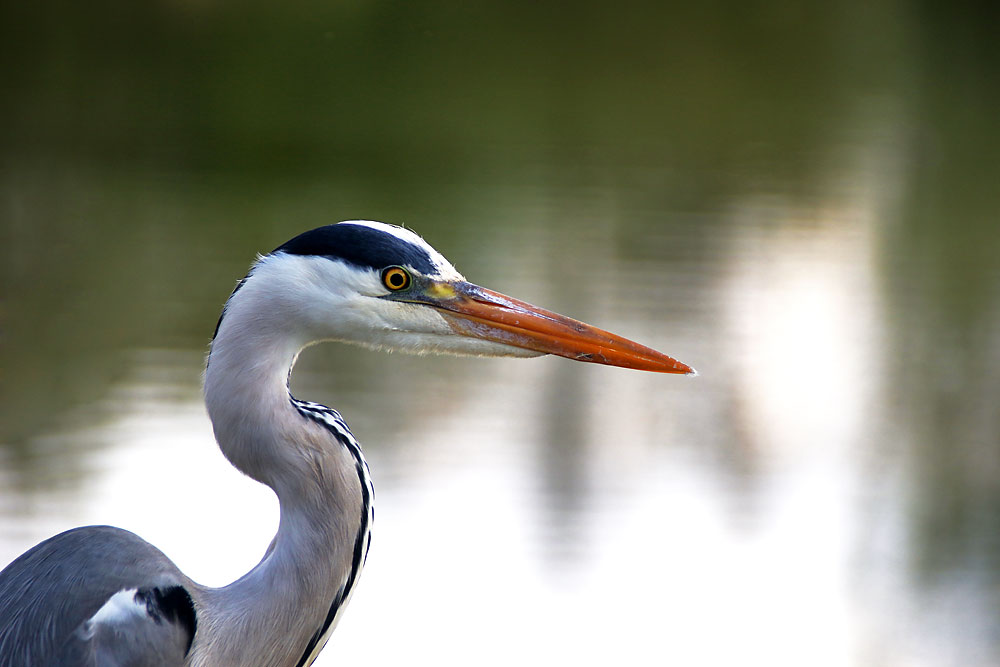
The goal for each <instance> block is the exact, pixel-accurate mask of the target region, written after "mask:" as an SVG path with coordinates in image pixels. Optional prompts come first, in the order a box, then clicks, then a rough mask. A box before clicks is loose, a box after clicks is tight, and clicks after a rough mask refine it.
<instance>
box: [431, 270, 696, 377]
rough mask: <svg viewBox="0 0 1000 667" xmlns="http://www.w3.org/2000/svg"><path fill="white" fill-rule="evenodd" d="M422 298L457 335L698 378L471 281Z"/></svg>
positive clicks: (672, 362) (440, 285) (649, 352)
mask: <svg viewBox="0 0 1000 667" xmlns="http://www.w3.org/2000/svg"><path fill="white" fill-rule="evenodd" d="M422 297H423V298H419V300H420V301H421V302H422V303H425V304H427V305H430V306H434V307H435V308H438V309H439V310H440V311H441V312H442V314H443V315H444V316H445V319H446V320H447V321H448V324H449V325H451V327H452V329H454V330H455V333H458V334H460V335H463V336H471V337H473V338H483V339H486V340H490V341H494V342H498V343H503V344H506V345H512V346H514V347H520V348H525V349H528V350H533V351H535V352H541V353H544V354H555V355H558V356H560V357H566V358H567V359H575V360H576V361H586V362H590V363H595V364H606V365H608V366H620V367H622V368H634V369H636V370H642V371H654V372H657V373H677V374H686V375H697V372H696V371H695V370H694V369H693V368H691V367H690V366H688V365H687V364H684V363H682V362H680V361H677V360H676V359H673V358H671V357H668V356H667V355H665V354H661V353H660V352H657V351H656V350H653V349H651V348H648V347H645V346H644V345H639V344H638V343H635V342H633V341H630V340H628V339H627V338H622V337H621V336H617V335H615V334H613V333H610V332H608V331H604V330H602V329H598V328H597V327H593V326H591V325H589V324H584V323H583V322H578V321H577V320H574V319H571V318H569V317H565V316H563V315H559V314H557V313H553V312H550V311H548V310H544V309H542V308H538V307H537V306H532V305H531V304H530V303H525V302H524V301H519V300H517V299H512V298H511V297H509V296H505V295H503V294H500V293H499V292H494V291H493V290H488V289H485V288H483V287H479V286H478V285H473V284H472V283H466V282H459V283H445V282H434V283H432V284H430V285H428V286H427V289H426V290H424V293H423V295H422Z"/></svg>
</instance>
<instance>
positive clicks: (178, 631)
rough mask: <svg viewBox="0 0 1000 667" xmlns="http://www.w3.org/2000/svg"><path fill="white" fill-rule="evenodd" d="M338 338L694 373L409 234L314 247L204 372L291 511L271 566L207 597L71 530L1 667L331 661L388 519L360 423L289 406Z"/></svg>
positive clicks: (226, 441)
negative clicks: (310, 348) (458, 265)
mask: <svg viewBox="0 0 1000 667" xmlns="http://www.w3.org/2000/svg"><path fill="white" fill-rule="evenodd" d="M324 340H335V341H342V342H349V343H354V344H359V345H364V346H367V347H372V348H378V349H392V350H402V351H408V352H417V353H422V352H446V353H456V354H469V355H481V356H537V355H539V354H559V355H562V356H567V357H569V358H572V359H577V360H581V361H591V362H597V363H606V364H611V365H618V366H626V367H631V368H640V369H643V370H654V371H659V372H669V373H692V372H693V371H692V369H691V368H689V367H688V366H686V365H684V364H681V363H680V362H677V361H676V360H674V359H671V358H669V357H667V356H665V355H662V354H660V353H658V352H655V351H653V350H650V349H649V348H645V347H642V346H640V345H638V344H635V343H632V342H631V341H628V340H626V339H623V338H620V337H618V336H615V335H613V334H609V333H607V332H604V331H601V330H599V329H595V328H593V327H590V326H589V325H584V324H582V323H580V322H576V321H575V320H570V319H569V318H565V317H563V316H560V315H556V314H555V313H550V312H548V311H544V310H541V309H538V308H535V307H534V306H530V305H528V304H525V303H523V302H520V301H517V300H515V299H511V298H510V297H506V296H504V295H501V294H498V293H496V292H492V291H490V290H486V289H484V288H481V287H478V286H476V285H472V284H471V283H467V282H465V279H464V278H463V277H462V276H461V275H460V274H459V273H458V271H456V270H455V269H454V267H452V265H451V264H450V263H449V262H448V261H447V260H446V259H444V257H442V256H441V255H440V254H439V253H438V252H437V251H435V250H434V249H433V248H431V247H430V246H429V245H427V244H426V243H425V242H424V241H423V240H422V239H420V238H419V237H418V236H417V235H416V234H413V233H412V232H410V231H408V230H405V229H402V228H399V227H394V226H391V225H386V224H383V223H375V222H362V221H353V222H347V223H340V224H337V225H328V226H326V227H320V228H318V229H315V230H312V231H310V232H306V233H304V234H301V235H299V236H297V237H295V238H294V239H292V240H291V241H289V242H287V243H285V244H284V245H282V246H279V247H278V248H277V249H276V250H275V251H273V252H272V253H269V254H268V255H265V256H263V257H261V258H259V259H258V261H257V262H256V263H255V264H254V265H253V267H252V268H251V270H250V272H249V273H248V274H247V276H246V277H245V278H243V280H241V281H240V282H239V284H238V285H237V287H236V289H235V290H234V292H233V294H232V296H230V298H229V300H228V301H227V303H226V306H225V308H224V310H223V314H222V316H221V318H220V320H219V323H218V326H217V328H216V333H215V336H214V339H213V341H212V345H211V349H210V352H209V356H208V362H207V365H206V371H205V403H206V406H207V408H208V414H209V417H210V418H211V421H212V425H213V429H214V431H215V437H216V440H217V442H218V444H219V447H220V449H221V450H222V452H223V454H224V455H225V456H226V458H227V459H228V460H229V461H230V462H231V463H232V464H233V465H234V466H235V467H236V468H238V469H239V470H241V471H242V472H243V473H245V474H246V475H248V476H249V477H251V478H253V479H255V480H257V481H259V482H261V483H263V484H266V485H267V486H269V487H270V488H271V489H273V490H274V492H275V494H276V495H277V497H278V501H279V505H280V521H279V527H278V531H277V534H276V535H275V537H274V540H273V541H272V542H271V545H270V546H269V548H268V549H267V552H266V553H265V555H264V557H263V558H262V560H261V561H260V563H258V565H257V566H256V567H254V568H253V569H252V570H251V571H250V572H248V573H247V574H245V575H244V576H242V577H241V578H239V579H238V580H236V581H235V582H233V583H231V584H229V585H228V586H224V587H222V588H209V587H205V586H201V585H199V584H197V583H195V582H193V581H191V580H190V579H189V578H188V577H186V576H185V575H184V574H183V573H181V572H180V571H179V570H178V569H177V567H176V566H174V565H173V563H172V562H171V561H170V560H169V559H168V558H167V557H166V556H164V555H163V554H162V553H161V552H160V551H159V550H158V549H156V548H155V547H153V546H152V545H150V544H149V543H147V542H145V541H144V540H142V539H141V538H139V537H138V536H136V535H134V534H132V533H129V532H128V531H124V530H121V529H118V528H112V527H109V526H89V527H84V528H78V529H74V530H70V531H67V532H65V533H62V534H60V535H57V536H55V537H53V538H50V539H49V540H46V541H45V542H42V543H41V544H39V545H37V546H35V547H33V548H32V549H30V550H29V551H27V552H26V553H25V554H23V555H22V556H21V557H19V558H18V559H16V560H15V561H14V562H13V563H11V564H10V565H9V566H8V567H7V568H5V569H4V570H3V571H2V572H0V667H15V666H17V667H20V666H22V665H32V664H59V665H149V666H154V665H156V666H160V665H162V666H164V667H166V666H173V665H189V666H191V667H207V666H209V665H245V666H254V665H260V666H262V667H263V666H268V667H284V666H287V667H302V666H304V665H309V664H311V663H312V662H313V661H314V660H315V659H316V656H317V655H318V654H319V652H320V651H321V650H322V649H323V647H324V646H325V644H326V642H327V640H328V639H329V637H330V635H331V633H332V632H333V629H334V628H335V627H336V624H337V621H338V620H339V618H340V615H341V614H342V613H343V610H344V608H345V606H346V605H347V602H348V601H349V600H350V598H351V596H352V595H353V593H354V590H355V587H356V584H357V581H358V577H359V576H360V573H361V570H362V568H363V566H364V562H365V558H366V556H367V552H368V546H369V542H370V534H371V532H370V531H371V526H372V522H373V519H374V488H373V486H372V482H371V477H370V475H369V470H368V465H367V463H366V462H365V459H364V456H363V454H362V450H361V446H360V445H359V443H358V441H357V440H356V439H355V437H354V436H353V434H352V433H351V431H350V429H349V428H348V427H347V424H346V423H345V422H344V420H343V419H342V418H341V417H340V415H339V414H338V413H337V412H336V411H335V410H332V409H331V408H327V407H325V406H322V405H319V404H316V403H309V402H305V401H300V400H298V399H296V398H294V397H292V396H291V394H290V392H289V390H288V378H289V375H290V373H291V369H292V367H293V365H294V363H295V360H296V358H297V356H298V354H299V352H300V351H301V350H302V349H303V348H304V347H305V346H307V345H309V344H312V343H314V342H319V341H324Z"/></svg>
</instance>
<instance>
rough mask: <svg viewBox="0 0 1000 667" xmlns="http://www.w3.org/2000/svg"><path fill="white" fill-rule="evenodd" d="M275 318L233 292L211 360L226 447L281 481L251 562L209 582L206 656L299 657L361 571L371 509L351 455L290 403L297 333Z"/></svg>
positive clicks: (271, 660) (209, 385) (266, 479)
mask: <svg viewBox="0 0 1000 667" xmlns="http://www.w3.org/2000/svg"><path fill="white" fill-rule="evenodd" d="M264 312H267V311H264ZM271 324H272V323H269V322H267V321H266V320H265V321H262V320H261V316H260V315H259V314H258V315H255V316H254V317H253V318H250V317H248V316H246V315H245V313H244V311H243V310H242V309H240V308H238V307H237V308H233V307H232V303H231V304H230V307H229V308H227V311H226V315H225V317H224V318H223V321H222V322H221V324H220V327H219V330H218V332H217V334H216V338H215V340H214V341H213V343H212V349H211V352H210V354H209V360H208V365H207V368H206V371H205V403H206V406H207V408H208V413H209V417H210V418H211V420H212V425H213V428H214V430H215V436H216V439H217V441H218V443H219V447H220V449H221V450H222V452H223V454H224V455H225V456H226V458H227V459H228V460H229V461H230V462H231V463H232V464H233V465H234V466H235V467H236V468H238V469H239V470H241V471H242V472H243V473H245V474H246V475H248V476H250V477H252V478H253V479H255V480H257V481H259V482H261V483H263V484H266V485H267V486H269V487H271V488H272V489H273V490H274V491H275V493H276V495H277V496H278V500H279V503H280V508H281V519H280V524H279V528H278V532H277V535H276V536H275V538H274V541H273V542H272V544H271V547H270V548H269V549H268V552H267V554H266V555H265V556H264V558H263V560H261V562H260V563H259V564H258V565H257V566H256V567H255V568H254V569H253V570H251V571H250V572H248V573H247V574H246V575H244V576H243V577H241V578H240V579H239V580H237V581H236V582H234V583H232V584H230V585H229V586H226V587H224V588H221V589H206V590H205V592H204V594H205V596H206V597H208V598H212V599H213V600H214V601H215V604H212V605H209V606H210V607H211V608H213V609H216V610H219V611H218V612H217V614H216V615H215V616H214V617H213V618H212V619H211V620H209V621H208V623H209V626H210V627H214V628H215V629H216V630H217V631H214V632H211V635H214V637H216V638H217V639H216V640H214V641H212V642H211V645H210V646H207V647H203V648H202V649H200V650H203V651H204V652H203V653H201V654H202V655H205V656H208V657H207V658H206V659H205V662H204V664H247V665H254V664H260V665H265V664H267V665H286V664H287V665H295V664H297V661H298V660H299V658H300V657H301V655H302V652H303V651H304V650H305V649H306V647H307V646H309V645H310V641H311V640H312V639H313V635H314V634H315V633H316V632H317V631H319V630H320V629H322V628H323V627H324V623H325V621H326V619H327V616H328V614H331V613H332V612H331V609H336V607H337V606H338V605H339V606H342V604H343V603H346V600H344V599H343V598H344V597H345V596H346V595H347V594H349V592H350V588H351V586H350V585H349V583H348V582H353V580H354V579H355V578H356V576H357V574H358V572H359V571H360V565H358V564H356V561H357V556H356V545H357V544H358V541H359V540H360V539H361V538H362V537H363V535H362V533H364V532H365V531H366V526H367V523H366V521H367V516H368V511H369V509H368V507H367V506H366V501H365V496H364V492H363V491H362V484H361V481H360V480H359V479H358V473H357V472H356V460H355V459H354V458H353V457H352V454H351V452H349V451H348V450H347V449H346V448H345V447H344V446H343V445H342V444H341V443H340V442H338V441H337V440H336V438H335V437H334V436H332V435H331V433H330V432H329V431H328V430H327V429H326V428H324V427H323V426H322V425H320V424H318V423H316V422H315V421H313V420H310V419H307V418H305V417H303V416H302V415H301V414H300V413H299V412H298V411H297V410H296V409H295V407H294V406H293V404H292V402H291V398H290V396H289V393H288V387H287V379H288V376H289V373H290V372H291V368H292V366H293V364H294V362H295V359H296V357H297V356H298V353H299V351H300V350H301V348H302V343H301V342H300V341H297V340H296V339H295V338H294V337H290V336H289V335H288V334H287V333H286V332H284V331H282V327H281V325H284V326H285V328H286V329H287V326H288V323H287V322H273V326H271ZM247 601H251V602H247ZM329 625H330V624H326V627H329ZM199 627H200V626H199ZM279 630H280V631H279ZM206 636H208V633H207V632H206ZM275 637H280V639H278V640H276V639H275ZM325 637H328V633H327V634H325ZM325 637H324V641H325ZM314 644H315V641H313V645H314ZM196 664H200V663H196Z"/></svg>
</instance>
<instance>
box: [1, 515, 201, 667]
mask: <svg viewBox="0 0 1000 667" xmlns="http://www.w3.org/2000/svg"><path fill="white" fill-rule="evenodd" d="M188 584H189V582H188V580H187V579H186V578H185V577H184V575H183V574H181V573H180V571H179V570H178V569H177V568H176V566H174V564H173V563H171V562H170V560H169V559H168V558H167V557H166V556H164V555H163V554H162V553H161V552H160V551H159V550H158V549H156V547H154V546H152V545H151V544H149V543H148V542H146V541H145V540H143V539H141V538H140V537H138V536H136V535H134V534H133V533H130V532H128V531H126V530H121V529H120V528H112V527H110V526H87V527H85V528H76V529H74V530H70V531H67V532H65V533H61V534H59V535H56V536H55V537H52V538H50V539H48V540H46V541H44V542H42V543H41V544H38V545H37V546H35V547H33V548H32V549H30V550H29V551H27V552H25V553H24V554H23V555H21V556H20V557H19V558H18V559H17V560H15V561H14V562H13V563H11V564H10V565H9V566H7V568H6V569H4V570H3V572H0V667H15V666H16V667H22V666H24V665H66V666H67V667H69V666H75V665H88V666H89V665H94V666H97V665H102V666H103V665H136V666H140V665H148V666H150V667H151V666H153V665H163V666H166V665H181V664H183V662H184V658H185V656H186V654H187V652H188V650H189V649H190V646H191V642H192V640H193V638H194V632H195V627H196V613H195V607H194V602H193V601H192V598H191V594H190V592H189V590H190V589H189V587H188Z"/></svg>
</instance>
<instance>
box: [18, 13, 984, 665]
mask: <svg viewBox="0 0 1000 667" xmlns="http://www.w3.org/2000/svg"><path fill="white" fill-rule="evenodd" d="M998 19H1000V16H998V11H997V9H996V8H995V7H994V5H992V4H989V3H980V4H976V3H964V4H963V3H959V4H950V5H948V6H947V7H945V6H943V5H942V6H938V5H936V4H933V3H920V2H916V3H901V2H874V3H871V2H869V3H839V4H838V5H837V6H835V7H834V6H830V7H804V6H803V7H800V6H793V5H789V4H787V3H756V4H754V3H751V4H749V5H748V4H746V3H738V4H736V3H732V4H730V3H714V4H713V3H710V4H707V5H700V6H697V7H695V6H687V5H684V6H673V5H670V4H642V3H625V4H617V5H615V6H613V7H609V6H606V5H605V4H599V3H582V4H577V5H574V6H573V7H571V8H570V7H562V6H556V5H552V6H541V5H537V4H535V3H502V4H501V3H497V4H495V5H492V6H485V7H482V6H479V7H472V6H463V5H458V4H454V3H441V2H431V3H421V4H420V5H405V6H404V5H400V6H393V5H386V4H383V3H371V2H343V3H321V2H312V1H309V0H303V1H301V2H295V3H290V4H289V3H285V4H281V5H277V4H271V3H256V2H254V3H240V4H234V3H226V2H218V1H202V0H175V1H169V2H153V3H142V4H136V3H118V2H98V3H87V4H77V3H53V4H47V5H45V6H42V5H26V4H24V5H12V4H10V3H7V4H6V5H4V6H3V8H2V9H0V44H2V46H0V63H2V66H3V71H4V72H5V74H6V79H7V80H6V84H5V87H4V88H5V89H4V94H3V103H2V104H0V127H2V128H3V131H2V132H0V253H2V255H0V256H2V260H3V261H2V262H0V563H6V562H8V561H9V560H11V559H13V558H14V557H15V556H16V555H17V554H18V553H20V552H21V551H23V550H25V549H26V548H28V547H30V546H31V545H33V544H34V543H35V542H37V541H39V540H41V539H43V538H45V537H47V536H48V535H50V534H52V533H53V532H56V531H58V530H62V529H65V528H69V527H72V526H74V525H78V524H81V523H115V524H118V525H122V526H124V527H127V528H130V529H132V530H135V531H136V532H138V533H139V534H140V535H142V536H143V537H145V538H147V539H149V540H150V541H152V542H154V543H155V544H157V545H158V546H160V547H161V548H162V549H163V550H164V551H165V552H166V553H167V554H168V555H169V556H171V557H172V558H174V559H175V560H176V561H177V562H178V564H179V565H181V567H182V568H184V569H185V570H186V571H187V572H189V573H190V574H191V575H192V576H193V577H194V578H196V579H200V580H203V581H205V582H206V583H210V584H222V583H225V582H228V581H231V580H233V579H235V578H236V577H238V576H239V575H240V574H242V573H243V572H244V571H246V570H247V569H249V568H250V567H252V566H253V565H254V564H256V562H257V561H258V560H259V558H260V555H261V554H262V553H263V550H264V549H265V548H266V546H267V544H268V542H269V540H270V537H271V534H272V533H273V530H274V529H275V525H276V520H277V512H276V506H275V504H274V501H273V498H272V497H271V495H270V493H269V492H268V491H266V490H265V489H262V488H259V487H257V486H256V485H254V484H253V483H252V482H250V481H248V480H246V479H244V478H242V477H241V476H240V475H239V474H238V473H237V472H236V471H234V470H232V469H231V468H229V467H228V465H227V464H226V462H225V461H224V460H223V459H222V457H221V455H220V454H219V453H218V451H217V449H216V448H215V445H214V441H213V440H212V435H211V427H210V424H209V423H208V420H207V417H206V415H205V413H204V409H203V407H202V406H201V403H200V400H201V398H200V381H201V370H202V366H203V361H204V354H205V351H206V349H207V344H208V341H209V339H210V337H211V333H212V330H213V328H214V325H215V321H216V319H217V317H218V313H219V310H220V308H221V306H222V304H223V303H224V301H225V298H226V297H227V296H228V294H229V292H230V291H231V289H232V287H233V285H234V284H235V282H236V281H237V280H238V279H239V278H240V277H241V276H243V275H244V273H245V271H246V268H247V266H248V265H249V263H250V262H251V261H252V260H253V258H254V256H255V254H256V253H262V252H267V251H269V250H271V249H272V248H274V247H276V246H277V245H279V244H280V243H282V242H283V241H285V240H286V239H288V238H290V237H292V236H294V235H295V234H297V233H299V232H300V231H303V230H305V229H308V228H311V227H315V226H318V225H321V224H327V223H330V222H336V221H338V220H345V219H358V218H361V219H377V220H384V221H387V222H394V223H397V224H406V225H407V226H409V227H411V228H413V229H414V230H416V231H417V232H418V233H420V234H421V235H422V236H424V237H425V238H426V239H427V240H428V241H429V242H430V243H431V244H433V245H434V246H435V247H436V248H438V249H439V250H440V251H441V252H442V253H443V254H444V255H445V256H447V257H448V258H449V259H450V260H452V261H453V262H454V263H455V264H456V266H457V267H458V268H459V270H461V271H462V272H463V273H464V274H465V275H466V276H467V277H468V278H469V279H470V280H473V281H475V282H477V283H480V284H483V285H485V286H488V287H491V288H495V289H498V290H500V291H503V292H505V293H509V294H511V295H513V296H516V297H519V298H522V299H524V300H527V301H530V302H533V303H537V304H539V305H541V306H545V307H547V308H551V309H553V310H557V311H559V312H563V313H565V314H567V315H570V316H573V317H577V318H579V319H583V320H586V321H590V322H593V323H594V324H596V325H598V326H601V327H603V328H607V329H610V330H613V331H616V332H618V333H621V334H623V335H626V336H628V337H630V338H634V339H637V340H639V341H641V342H643V343H646V344H649V345H651V346H653V347H656V348H657V349H661V350H663V351H664V352H666V353H668V354H670V355H671V356H675V357H677V358H679V359H681V360H682V361H685V362H687V363H690V364H691V365H693V366H695V367H696V368H698V370H699V371H700V373H701V375H700V377H698V378H694V379H689V378H677V377H660V376H653V375H646V374H640V373H635V372H630V371H624V370H619V369H609V368H601V367H596V366H591V365H585V364H573V363H570V362H568V361H566V360H563V359H551V358H545V359H536V360H502V359H497V360H481V359H455V358H440V357H407V356H403V355H382V354H378V353H374V352H367V351H358V350H355V349H351V348H346V347H345V346H340V345H324V346H318V347H315V348H310V349H309V350H308V351H307V352H306V353H305V354H304V355H303V357H302V359H301V361H300V363H299V365H298V367H297V369H296V373H295V375H294V376H293V379H292V389H293V391H294V392H295V393H296V395H297V396H299V397H301V398H304V399H309V400H316V401H322V402H325V403H327V404H329V405H333V406H335V407H337V408H338V409H339V410H340V411H341V412H342V413H343V415H344V416H345V417H346V418H347V420H348V421H349V423H350V424H351V426H352V428H353V430H354V432H355V433H356V435H358V437H359V439H360V440H361V442H362V443H363V444H364V446H365V451H366V455H367V458H368V460H369V463H370V465H371V468H372V474H373V476H374V479H375V484H376V488H377V491H378V500H377V503H378V504H377V507H378V511H377V517H378V520H377V522H376V526H375V533H374V538H373V546H372V552H371V557H370V558H369V564H368V567H367V568H366V571H365V574H364V576H363V577H362V580H361V583H360V586H359V588H358V592H357V595H356V596H355V597H354V599H353V601H352V603H351V608H350V609H349V610H348V612H347V613H346V616H345V618H344V621H343V622H342V624H341V626H340V627H339V628H338V630H337V633H336V634H335V635H334V639H333V640H332V641H331V643H330V645H329V646H328V648H327V649H326V651H325V652H324V654H323V657H322V658H321V659H320V661H319V662H318V663H317V664H335V662H337V661H341V662H347V661H351V660H362V659H363V660H366V661H369V662H372V663H373V664H393V663H395V662H399V661H401V660H406V659H412V657H413V656H416V655H419V656H434V658H435V659H436V660H437V661H438V662H440V663H441V664H469V663H470V662H474V663H476V664H483V665H493V664H498V665H499V664H509V663H510V662H512V661H517V662H519V663H520V664H529V665H534V664H553V663H555V664H560V663H561V664H571V663H572V664H580V665H600V664H621V663H623V662H625V661H630V662H632V663H634V664H643V665H647V664H648V665H661V664H672V665H728V664H754V665H757V664H760V665H801V664H809V665H838V666H839V665H852V666H853V665H859V666H860V665H863V666H869V665H871V666H882V665H891V666H895V665H921V666H923V665H927V666H943V665H954V664H962V665H993V664H997V663H998V662H1000V537H998V536H1000V410H998V409H997V396H998V395H1000V260H998V259H997V258H998V257H1000V188H998V184H1000V159H998V156H1000V129H998V127H1000V126H998V123H997V120H996V119H997V111H998V109H1000V46H998V44H1000V42H998V41H997V40H996V39H995V35H996V31H997V29H998V28H1000V21H998ZM389 638H391V641H387V639H389Z"/></svg>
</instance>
